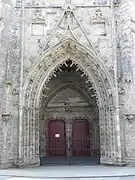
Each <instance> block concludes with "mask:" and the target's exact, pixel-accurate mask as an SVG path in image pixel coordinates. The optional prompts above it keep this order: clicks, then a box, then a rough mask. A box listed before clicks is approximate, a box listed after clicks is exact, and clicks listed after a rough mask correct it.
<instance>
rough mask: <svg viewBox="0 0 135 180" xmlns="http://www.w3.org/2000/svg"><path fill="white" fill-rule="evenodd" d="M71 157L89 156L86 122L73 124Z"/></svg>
mask: <svg viewBox="0 0 135 180" xmlns="http://www.w3.org/2000/svg"><path fill="white" fill-rule="evenodd" d="M72 130H73V140H72V146H73V152H72V154H73V156H89V155H90V139H89V123H88V121H85V120H84V121H83V120H80V121H76V122H74V123H73V129H72Z"/></svg>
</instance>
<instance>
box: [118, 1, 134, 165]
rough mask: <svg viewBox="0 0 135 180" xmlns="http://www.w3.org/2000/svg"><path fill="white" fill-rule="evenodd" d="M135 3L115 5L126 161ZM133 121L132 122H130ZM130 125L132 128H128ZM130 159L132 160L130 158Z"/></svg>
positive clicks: (130, 152)
mask: <svg viewBox="0 0 135 180" xmlns="http://www.w3.org/2000/svg"><path fill="white" fill-rule="evenodd" d="M134 7H135V4H134V3H133V1H125V0H121V1H119V3H118V4H117V6H116V7H115V12H116V16H115V21H116V22H115V23H116V38H117V62H118V89H119V105H120V119H121V133H122V135H121V137H123V138H122V139H121V140H122V143H123V156H124V157H126V158H125V160H126V163H132V162H133V159H134V158H133V157H135V153H134V142H135V141H134V130H133V129H134V128H133V127H134V119H135V115H134V114H135V113H134V112H135V106H134V104H135V96H134V61H135V59H134V57H135V56H134V50H133V49H134V43H135V41H134V39H133V32H132V24H133V22H132V18H133V16H134V15H133V11H132V10H134ZM132 123H133V124H132ZM131 126H132V128H130V127H131ZM131 159H132V160H131Z"/></svg>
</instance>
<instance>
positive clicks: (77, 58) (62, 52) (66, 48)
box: [18, 38, 122, 165]
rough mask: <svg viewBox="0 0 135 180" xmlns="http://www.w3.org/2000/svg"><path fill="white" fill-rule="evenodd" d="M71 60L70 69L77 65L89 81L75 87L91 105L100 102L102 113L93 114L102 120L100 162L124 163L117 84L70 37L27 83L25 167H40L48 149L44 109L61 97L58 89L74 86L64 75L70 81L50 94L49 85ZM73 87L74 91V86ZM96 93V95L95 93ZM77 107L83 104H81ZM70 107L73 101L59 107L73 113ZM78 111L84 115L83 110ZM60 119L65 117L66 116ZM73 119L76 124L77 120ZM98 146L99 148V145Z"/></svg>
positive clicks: (44, 58) (33, 71)
mask: <svg viewBox="0 0 135 180" xmlns="http://www.w3.org/2000/svg"><path fill="white" fill-rule="evenodd" d="M69 59H70V60H71V61H72V64H70V67H72V66H73V65H75V66H76V70H75V71H76V72H78V70H80V71H81V72H82V73H81V75H79V77H85V80H84V79H83V82H85V85H84V84H83V85H82V86H80V87H79V86H78V85H75V88H77V90H78V91H79V92H81V93H83V94H84V97H86V99H87V100H88V102H89V104H91V100H92V99H95V102H97V103H96V105H97V112H98V113H97V112H95V111H92V112H93V116H94V117H96V115H97V114H98V120H99V128H97V129H100V163H103V164H115V165H116V164H122V148H121V139H120V122H119V109H118V104H117V90H116V89H115V84H114V81H113V80H112V77H111V76H110V74H109V72H108V71H107V69H106V68H105V66H104V65H103V63H102V62H101V60H100V58H99V56H97V55H96V53H95V52H93V51H92V50H91V49H88V48H86V47H84V46H83V45H82V44H79V43H78V42H76V41H75V40H73V39H70V38H67V39H65V40H63V41H61V42H60V43H58V44H57V45H56V46H54V47H53V48H50V49H48V50H47V51H46V52H45V53H44V54H43V55H42V56H41V57H40V59H39V61H37V62H36V63H35V64H33V67H31V71H30V72H29V74H28V76H27V78H26V81H25V82H24V86H23V95H22V96H23V100H22V101H23V108H22V109H21V112H20V114H23V116H21V118H20V122H19V127H20V129H19V141H18V145H19V148H18V149H19V152H18V158H19V159H20V160H21V163H22V164H25V165H32V164H36V165H39V164H40V157H41V154H42V153H43V152H44V151H43V149H44V148H45V147H46V144H42V143H41V142H42V141H44V139H45V137H46V136H45V134H44V135H42V134H41V128H43V127H44V129H46V127H47V126H46V125H45V124H44V119H45V117H47V116H46V111H44V108H45V107H47V104H48V102H49V101H50V99H51V98H50V97H54V96H53V95H54V94H55V93H56V94H57V92H56V91H57V90H60V89H61V88H63V87H64V86H65V84H74V83H72V82H71V81H70V78H65V76H63V78H64V79H65V80H66V82H63V81H61V82H63V85H60V84H59V83H58V84H57V87H55V88H54V87H52V89H53V91H52V92H50V88H49V87H48V83H49V82H54V81H53V78H54V77H55V76H57V75H59V74H57V75H56V72H57V71H58V70H59V71H60V72H61V70H60V67H61V66H63V65H65V66H66V67H67V66H68V65H67V63H66V61H67V60H69ZM62 71H63V70H62ZM69 71H70V69H69ZM72 77H74V76H72ZM59 82H60V81H59ZM76 82H78V83H79V84H80V79H79V80H76ZM54 84H55V83H54ZM72 87H73V89H74V86H72ZM54 91H55V92H54ZM92 91H93V94H91V92H92ZM53 93H54V94H53ZM51 95H52V96H51ZM43 102H45V103H43ZM77 104H79V105H80V103H77ZM86 104H87V103H85V104H83V107H85V110H86V109H87V108H86V106H87V105H86ZM70 105H71V104H70V102H69V103H66V104H64V108H61V107H59V106H58V107H57V108H58V109H63V111H64V112H66V113H67V112H68V113H69V112H70V111H71V110H72V109H71V108H70ZM85 105H86V106H85ZM48 108H49V110H50V107H49V106H48V107H47V108H46V110H47V109H48ZM51 108H53V107H51ZM57 108H55V110H54V112H58V111H57V110H58V109H57ZM95 109H96V108H95ZM49 110H48V111H49ZM78 112H79V113H80V112H81V111H78ZM51 114H52V113H51ZM70 114H71V113H70ZM72 114H74V113H72ZM94 114H95V115H94ZM60 116H62V113H61V115H60ZM60 116H59V115H56V116H55V118H57V119H58V118H60ZM80 118H81V119H83V118H84V116H83V115H82V114H81V115H80V117H79V119H80ZM71 119H72V118H71ZM76 119H78V117H76ZM63 120H64V119H63ZM72 120H73V121H74V119H72ZM41 122H42V123H41ZM41 124H42V126H41ZM94 125H97V123H96V122H95V124H94V123H92V127H93V126H94ZM69 126H70V125H69ZM23 132H25V133H26V136H24V133H23ZM41 144H42V145H41ZM95 146H96V147H97V145H94V147H95Z"/></svg>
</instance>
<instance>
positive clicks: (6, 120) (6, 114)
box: [1, 112, 12, 122]
mask: <svg viewBox="0 0 135 180" xmlns="http://www.w3.org/2000/svg"><path fill="white" fill-rule="evenodd" d="M1 116H2V120H3V121H4V122H8V121H9V120H10V118H11V116H12V115H11V113H8V112H6V113H2V115H1Z"/></svg>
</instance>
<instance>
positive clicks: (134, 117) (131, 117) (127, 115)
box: [125, 114, 135, 120]
mask: <svg viewBox="0 0 135 180" xmlns="http://www.w3.org/2000/svg"><path fill="white" fill-rule="evenodd" d="M125 118H126V119H127V120H134V119H135V114H125Z"/></svg>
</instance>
